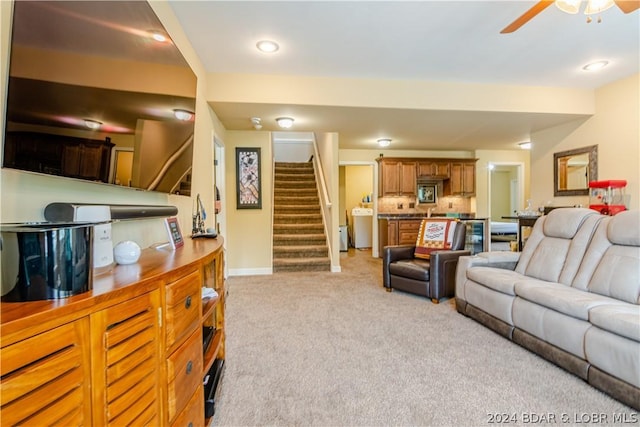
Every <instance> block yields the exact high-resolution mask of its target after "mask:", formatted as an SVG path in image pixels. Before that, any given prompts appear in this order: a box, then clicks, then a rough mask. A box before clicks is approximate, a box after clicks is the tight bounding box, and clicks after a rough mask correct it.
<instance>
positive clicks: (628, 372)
mask: <svg viewBox="0 0 640 427" xmlns="http://www.w3.org/2000/svg"><path fill="white" fill-rule="evenodd" d="M584 351H585V355H586V359H587V361H588V362H589V363H591V364H592V365H593V366H595V367H596V368H598V369H600V370H602V371H604V372H607V373H608V374H610V375H613V376H614V377H617V378H620V379H621V380H623V381H626V382H628V383H629V384H632V385H634V386H635V387H640V357H638V354H640V343H638V342H637V341H635V340H630V339H628V338H625V337H622V336H620V335H617V334H612V333H610V332H607V331H605V330H603V329H600V328H598V327H597V326H592V327H591V328H590V329H589V330H587V332H586V333H585V336H584Z"/></svg>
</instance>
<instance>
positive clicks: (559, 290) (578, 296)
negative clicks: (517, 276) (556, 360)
mask: <svg viewBox="0 0 640 427" xmlns="http://www.w3.org/2000/svg"><path fill="white" fill-rule="evenodd" d="M515 291H516V295H518V296H519V297H521V298H524V299H526V300H527V301H531V302H533V303H536V304H539V305H541V306H543V307H547V308H550V309H552V310H555V311H557V312H559V313H562V314H565V315H568V316H571V317H575V318H577V319H581V320H589V310H590V309H592V308H593V307H597V306H599V305H604V304H613V305H623V304H624V303H623V302H620V301H618V300H615V299H613V298H607V297H605V296H602V295H597V294H592V293H589V292H584V291H581V290H578V289H575V288H572V287H570V286H566V285H561V284H558V283H550V282H544V281H541V280H536V279H525V280H521V281H518V282H516V284H515Z"/></svg>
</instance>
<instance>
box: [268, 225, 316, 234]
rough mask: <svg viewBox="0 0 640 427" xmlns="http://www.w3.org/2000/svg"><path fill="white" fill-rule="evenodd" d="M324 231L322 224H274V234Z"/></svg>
mask: <svg viewBox="0 0 640 427" xmlns="http://www.w3.org/2000/svg"><path fill="white" fill-rule="evenodd" d="M318 233H324V226H323V225H322V224H274V225H273V234H274V235H276V234H318Z"/></svg>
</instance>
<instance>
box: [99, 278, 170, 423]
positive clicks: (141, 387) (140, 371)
mask: <svg viewBox="0 0 640 427" xmlns="http://www.w3.org/2000/svg"><path fill="white" fill-rule="evenodd" d="M158 294H159V291H153V292H149V293H147V294H145V295H142V296H139V297H137V298H134V299H132V300H130V301H127V302H123V303H120V304H117V305H114V306H112V307H109V308H107V309H104V310H101V311H99V312H97V313H93V314H91V315H90V322H91V341H92V343H91V348H92V354H91V364H92V367H93V372H92V380H91V389H92V392H93V401H94V402H95V404H94V406H93V422H92V424H95V425H132V424H134V425H154V424H159V421H160V399H159V393H160V360H159V359H158V354H159V352H160V342H159V340H158V339H157V337H158V336H159V334H160V327H159V323H158V322H159V316H158V308H159V306H160V303H159V295H158Z"/></svg>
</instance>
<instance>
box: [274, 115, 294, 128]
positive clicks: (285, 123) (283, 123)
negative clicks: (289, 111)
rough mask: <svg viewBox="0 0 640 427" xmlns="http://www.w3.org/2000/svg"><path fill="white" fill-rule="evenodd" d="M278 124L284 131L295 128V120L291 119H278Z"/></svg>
mask: <svg viewBox="0 0 640 427" xmlns="http://www.w3.org/2000/svg"><path fill="white" fill-rule="evenodd" d="M276 122H277V123H278V126H280V127H281V128H282V129H289V128H290V127H291V126H293V119H292V118H291V117H278V118H277V119H276Z"/></svg>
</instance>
